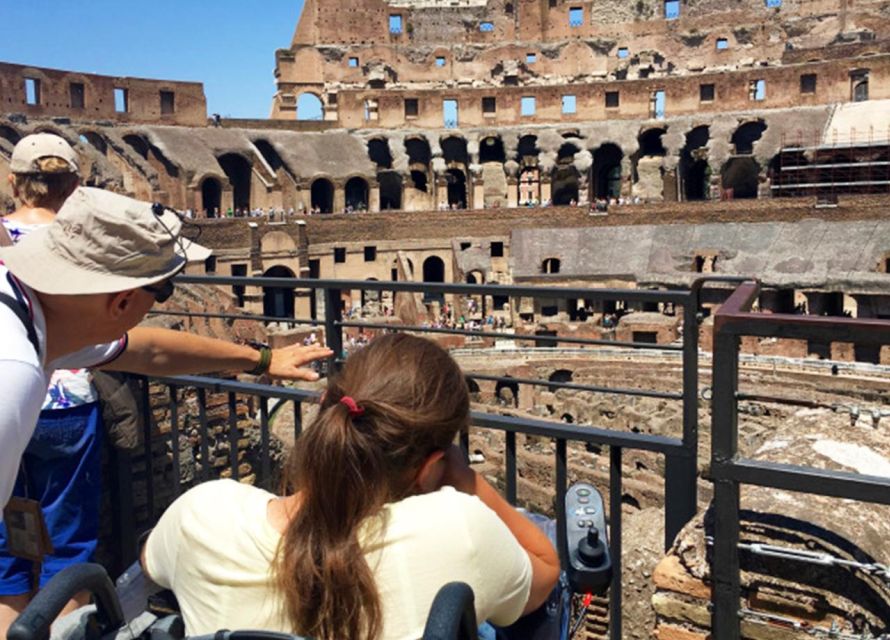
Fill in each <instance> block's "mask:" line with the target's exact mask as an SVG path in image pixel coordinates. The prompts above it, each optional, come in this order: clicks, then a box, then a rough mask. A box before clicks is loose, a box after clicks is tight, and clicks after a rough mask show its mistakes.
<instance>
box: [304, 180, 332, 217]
mask: <svg viewBox="0 0 890 640" xmlns="http://www.w3.org/2000/svg"><path fill="white" fill-rule="evenodd" d="M309 191H310V198H311V206H312V209H313V210H315V211H318V212H319V213H333V212H334V183H333V182H331V181H330V180H328V179H327V178H316V179H315V180H313V181H312V186H311V187H310V188H309Z"/></svg>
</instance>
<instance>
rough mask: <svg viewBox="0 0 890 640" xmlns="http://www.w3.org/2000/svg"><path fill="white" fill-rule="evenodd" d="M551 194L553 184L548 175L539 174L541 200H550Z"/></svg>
mask: <svg viewBox="0 0 890 640" xmlns="http://www.w3.org/2000/svg"><path fill="white" fill-rule="evenodd" d="M552 195H553V185H552V184H551V177H550V175H549V174H548V175H543V174H542V175H541V202H550V200H551V196H552Z"/></svg>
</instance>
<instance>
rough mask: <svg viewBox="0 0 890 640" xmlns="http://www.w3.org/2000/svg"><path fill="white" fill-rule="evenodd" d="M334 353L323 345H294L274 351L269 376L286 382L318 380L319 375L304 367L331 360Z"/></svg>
mask: <svg viewBox="0 0 890 640" xmlns="http://www.w3.org/2000/svg"><path fill="white" fill-rule="evenodd" d="M332 355H334V352H333V351H331V350H330V349H328V348H327V347H325V346H323V345H319V344H316V345H311V346H308V347H304V346H302V345H292V346H290V347H282V348H281V349H274V350H273V351H272V363H271V364H270V365H269V371H268V375H269V376H270V377H272V378H282V379H286V380H318V374H317V373H316V372H315V371H313V370H312V369H306V368H304V367H303V365H306V364H309V363H310V362H314V361H316V360H322V359H324V358H330V357H331V356H332Z"/></svg>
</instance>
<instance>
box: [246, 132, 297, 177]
mask: <svg viewBox="0 0 890 640" xmlns="http://www.w3.org/2000/svg"><path fill="white" fill-rule="evenodd" d="M253 146H255V147H256V149H257V151H259V152H260V155H261V156H262V157H263V160H265V161H266V162H267V163H268V164H269V166H270V167H271V168H272V171H274V172H276V173H277V172H278V170H279V169H282V168H283V169H284V170H285V171H287V172H288V173H290V170H289V167H288V166H287V165H286V164H285V162H284V160H283V159H282V158H281V154H279V153H278V150H277V149H276V148H275V146H274V145H273V144H272V143H271V142H269V141H268V140H266V139H265V138H258V139H256V140H254V141H253Z"/></svg>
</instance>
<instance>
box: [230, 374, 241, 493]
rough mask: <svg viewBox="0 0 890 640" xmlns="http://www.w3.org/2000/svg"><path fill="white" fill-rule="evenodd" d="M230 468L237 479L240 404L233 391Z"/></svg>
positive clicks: (231, 399) (231, 400) (231, 398)
mask: <svg viewBox="0 0 890 640" xmlns="http://www.w3.org/2000/svg"><path fill="white" fill-rule="evenodd" d="M229 468H230V469H231V470H232V479H233V480H237V479H238V477H239V473H238V404H237V399H236V398H235V393H234V392H233V391H230V392H229Z"/></svg>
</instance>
